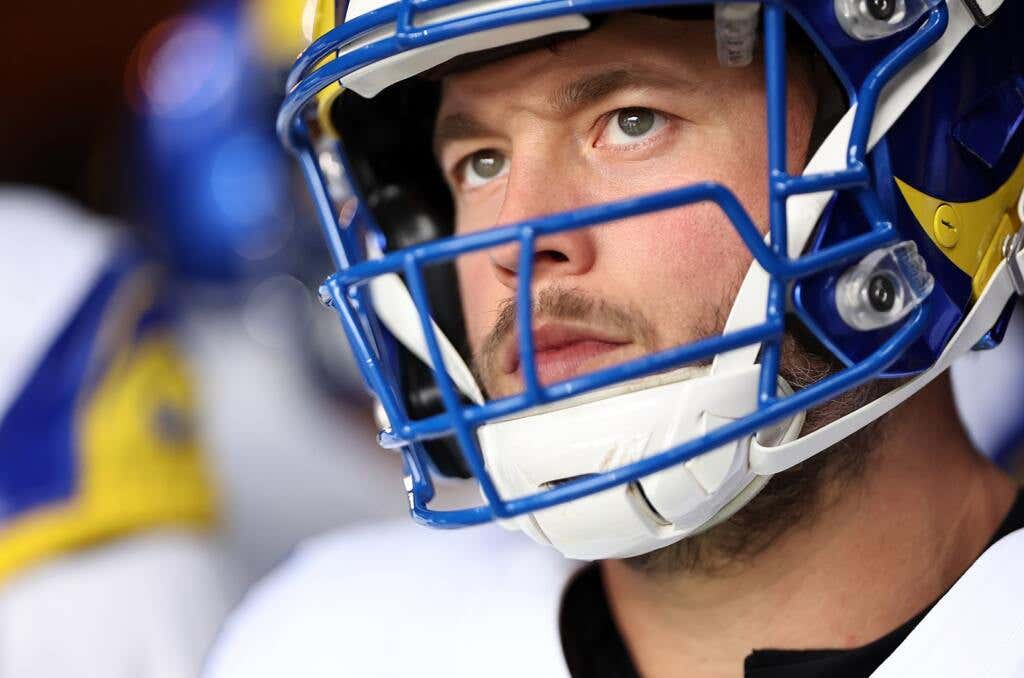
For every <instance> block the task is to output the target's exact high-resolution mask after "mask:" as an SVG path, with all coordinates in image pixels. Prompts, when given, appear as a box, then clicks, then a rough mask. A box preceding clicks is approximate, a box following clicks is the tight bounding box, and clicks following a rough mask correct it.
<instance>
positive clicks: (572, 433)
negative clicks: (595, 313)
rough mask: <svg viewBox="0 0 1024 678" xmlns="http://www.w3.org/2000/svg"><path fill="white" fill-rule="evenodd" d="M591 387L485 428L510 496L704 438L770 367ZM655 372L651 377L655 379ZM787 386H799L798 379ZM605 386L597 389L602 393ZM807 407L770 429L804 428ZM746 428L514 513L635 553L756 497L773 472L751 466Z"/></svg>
mask: <svg viewBox="0 0 1024 678" xmlns="http://www.w3.org/2000/svg"><path fill="white" fill-rule="evenodd" d="M700 373H701V376H696V377H691V378H687V376H689V375H692V374H693V369H692V368H691V369H690V370H689V371H687V372H685V374H684V376H683V379H682V380H681V381H674V382H672V383H664V381H665V377H664V376H655V377H652V378H648V379H646V380H642V381H640V382H639V384H640V385H641V386H645V387H644V388H641V390H635V387H636V385H635V384H634V388H633V389H630V390H629V391H628V392H625V393H619V394H617V395H615V394H612V395H608V396H606V397H601V398H598V399H594V398H593V397H592V398H582V399H581V400H582V402H579V401H577V403H575V404H570V405H568V406H566V407H561V408H559V409H555V410H553V411H551V410H549V409H548V408H539V409H538V411H537V412H536V413H533V414H527V415H525V416H520V417H518V418H514V419H508V420H504V421H499V422H494V423H491V424H486V425H484V426H482V427H480V429H479V431H478V436H479V440H480V445H481V449H482V451H483V456H484V460H485V462H486V464H487V468H488V471H489V472H490V475H491V478H493V480H494V483H495V485H496V487H497V489H498V491H499V493H501V495H502V496H503V497H505V498H514V497H521V496H524V495H528V494H533V493H535V492H538V491H541V490H544V489H548V488H551V487H554V486H557V485H558V484H559V483H561V482H565V481H568V480H571V479H573V478H579V477H581V476H588V475H591V474H597V473H604V472H607V471H612V470H614V469H617V468H619V467H621V466H624V465H626V464H629V463H631V462H635V461H639V460H641V459H645V458H648V457H652V456H654V455H656V454H658V453H659V452H663V451H665V450H667V449H669V448H672V447H675V446H677V445H680V444H682V443H685V442H687V441H689V440H693V439H695V438H699V437H701V436H703V435H704V434H706V433H708V432H709V431H712V430H714V429H716V428H718V427H720V426H722V425H724V424H727V423H730V422H732V421H735V420H737V419H739V418H741V417H744V416H747V415H749V414H751V413H753V412H754V411H756V409H757V387H758V379H759V375H760V367H759V366H758V365H751V366H749V367H747V368H743V369H740V370H737V371H731V372H729V373H727V374H709V373H708V371H707V370H701V371H700ZM651 383H653V384H655V385H652V386H647V384H651ZM787 390H788V389H787ZM592 395H597V394H592ZM802 424H803V415H802V414H798V415H796V416H794V417H793V418H791V419H789V420H787V421H785V422H782V423H780V424H779V425H776V426H773V427H771V429H770V430H767V431H762V432H761V433H759V437H760V438H762V439H764V438H771V440H770V441H768V440H764V443H765V444H769V445H777V444H780V443H783V442H787V441H789V440H792V439H794V438H796V436H797V435H798V433H799V431H800V427H801V426H802ZM752 437H753V436H747V437H744V438H741V439H739V440H736V441H733V442H730V443H727V444H725V445H723V446H721V447H719V448H716V449H714V450H712V451H709V452H707V453H705V454H702V455H700V456H698V457H696V458H694V459H691V460H690V461H687V462H685V463H683V464H676V465H674V466H672V467H670V468H667V469H665V470H663V471H659V472H657V473H654V474H651V475H649V476H646V477H644V478H641V479H640V480H639V481H636V482H632V483H626V484H624V485H620V486H617V487H614V488H611V489H609V490H605V491H603V492H599V493H597V494H594V495H590V496H588V497H583V498H581V499H576V500H574V501H571V502H567V503H564V504H560V505H558V506H554V507H552V508H548V509H544V510H542V511H538V512H536V513H533V514H524V515H521V516H517V517H516V518H513V519H511V520H509V521H504V522H503V524H504V525H505V526H506V527H510V528H515V529H520V530H522V531H523V532H525V533H526V534H528V535H530V537H532V538H533V539H534V540H536V541H537V542H540V543H542V544H550V545H551V546H553V547H555V548H556V549H558V550H559V551H560V552H561V553H562V554H563V555H565V556H566V557H569V558H577V559H581V560H598V559H603V558H627V557H630V556H637V555H640V554H643V553H647V552H649V551H653V550H655V549H658V548H661V547H663V546H667V545H669V544H672V543H674V542H677V541H679V540H680V539H682V538H684V537H687V536H690V535H693V534H695V533H697V532H700V531H702V530H705V529H708V528H709V527H711V526H712V525H714V524H715V523H716V522H719V521H721V520H724V519H725V518H727V517H728V516H729V515H732V513H734V512H735V511H737V510H739V509H740V508H741V507H742V506H743V505H744V504H746V503H747V502H748V501H749V500H750V499H752V498H753V497H754V496H755V495H756V494H757V492H758V491H760V489H761V487H763V486H764V484H765V483H766V482H767V479H768V477H767V476H758V475H757V474H755V473H754V472H753V471H751V470H750V464H749V462H748V452H749V449H750V440H751V438H752Z"/></svg>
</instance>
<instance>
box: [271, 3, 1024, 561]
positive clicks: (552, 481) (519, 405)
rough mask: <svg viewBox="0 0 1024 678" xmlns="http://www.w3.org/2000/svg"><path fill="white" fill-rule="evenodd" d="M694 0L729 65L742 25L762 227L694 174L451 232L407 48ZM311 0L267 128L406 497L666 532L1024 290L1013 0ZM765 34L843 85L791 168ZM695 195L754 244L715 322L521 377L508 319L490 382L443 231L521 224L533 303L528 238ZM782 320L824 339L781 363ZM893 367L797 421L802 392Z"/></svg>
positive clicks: (778, 75)
mask: <svg viewBox="0 0 1024 678" xmlns="http://www.w3.org/2000/svg"><path fill="white" fill-rule="evenodd" d="M698 6H703V11H704V12H705V13H706V16H707V18H708V19H713V21H709V22H708V30H709V31H714V33H715V37H716V41H717V48H718V49H717V51H718V59H719V61H720V63H721V64H722V65H723V66H728V67H736V68H751V67H760V66H752V65H750V64H751V58H750V57H751V52H752V50H753V49H755V45H756V44H757V43H758V42H760V44H761V47H760V49H763V55H764V58H763V68H764V77H765V83H766V96H767V101H766V112H767V130H768V134H767V139H766V144H767V157H768V164H769V178H768V179H769V180H768V182H767V187H766V189H765V190H766V191H767V198H766V199H767V204H768V205H769V208H768V212H769V215H770V217H769V219H768V223H767V224H766V226H767V236H766V235H765V234H764V232H763V231H762V230H760V229H759V228H758V227H757V225H756V224H755V223H754V221H753V220H752V218H751V216H750V215H749V213H748V212H747V211H746V210H745V209H744V207H743V206H742V205H741V204H740V202H739V200H738V199H737V197H736V195H735V194H734V193H733V192H732V191H731V190H730V189H729V188H727V187H726V186H724V185H722V184H721V183H715V182H703V183H698V184H690V185H680V186H678V187H674V188H671V189H670V190H665V191H661V192H658V193H654V194H649V195H642V196H638V197H634V198H630V199H627V200H618V201H615V202H610V203H607V204H599V205H590V206H586V207H582V208H578V209H572V210H569V211H565V212H561V213H556V214H550V215H546V216H542V217H537V218H530V219H527V220H525V221H521V222H519V223H513V224H509V225H502V226H500V227H495V228H493V229H490V230H485V231H480V232H475V233H471V234H466V235H453V234H452V226H451V221H452V206H451V201H450V198H449V196H448V192H447V189H446V188H445V186H444V184H443V183H442V182H441V180H440V178H439V177H438V175H437V172H436V170H432V169H431V162H430V161H429V155H430V135H431V125H432V115H433V114H434V112H435V111H434V109H433V108H432V106H436V92H434V91H433V90H432V89H431V87H436V85H431V83H429V82H424V80H425V79H424V78H420V77H418V76H420V75H421V74H423V73H425V72H427V71H429V70H431V69H435V68H436V67H438V66H442V65H444V64H446V63H447V62H450V61H451V60H454V59H460V60H465V59H467V58H472V59H476V60H477V61H479V60H486V59H487V58H489V56H490V58H495V55H497V57H499V58H500V56H501V55H503V54H508V53H514V52H515V50H516V49H517V47H516V46H519V49H528V48H529V47H530V46H533V45H537V44H543V41H544V40H545V38H547V39H551V38H550V36H559V35H562V34H569V35H571V34H575V33H579V32H583V31H587V30H588V29H590V28H591V27H592V26H593V25H594V23H595V22H596V21H598V20H599V18H600V17H601V16H603V15H605V14H607V13H610V12H620V11H654V10H656V11H658V12H665V11H672V10H687V11H689V10H695V9H696V8H697V7H698ZM306 20H307V25H308V27H309V29H310V32H311V37H315V39H314V40H313V42H312V44H311V45H310V46H309V48H308V49H306V50H305V51H304V52H303V53H302V54H301V55H300V57H299V59H298V61H297V63H296V65H295V67H294V68H293V70H292V72H291V75H290V77H289V81H288V90H287V95H286V98H285V100H284V102H283V104H282V106H281V109H280V113H279V117H278V134H279V136H280V138H281V140H282V141H283V143H284V145H285V146H286V147H287V148H289V149H290V150H291V151H292V152H293V153H294V154H295V155H296V156H297V158H298V161H299V163H300V165H301V167H302V169H303V171H304V173H305V175H306V178H307V180H308V183H309V188H310V191H311V194H312V197H313V201H314V203H315V206H316V209H317V210H318V213H319V215H320V218H321V221H322V225H323V229H324V234H325V237H326V240H327V243H328V246H329V248H330V251H331V253H332V256H333V258H334V262H335V264H336V266H337V269H338V270H337V272H336V273H335V274H334V275H332V276H330V277H329V278H328V279H327V281H326V282H325V283H324V285H323V287H322V288H321V299H322V301H324V303H325V304H327V305H329V306H331V307H333V308H334V309H335V310H336V311H337V313H338V315H339V317H340V319H341V324H342V326H343V328H344V331H345V334H346V335H347V338H348V340H349V342H350V343H351V345H352V347H353V350H354V351H355V353H356V355H357V359H358V362H359V364H360V366H361V369H362V374H363V377H364V379H365V381H366V383H367V385H368V386H369V388H370V389H371V390H372V391H373V393H374V395H375V396H376V398H377V401H378V408H377V409H378V414H379V415H380V416H379V422H380V424H381V433H380V436H379V439H380V442H381V444H382V445H383V446H384V447H387V448H394V449H397V450H399V451H400V452H401V454H402V456H403V459H404V462H405V469H406V478H405V483H406V490H407V492H408V497H409V505H410V509H411V512H412V514H413V516H414V517H415V518H416V519H418V520H420V521H422V522H423V523H426V524H428V525H432V526H436V527H458V526H464V525H471V524H475V523H480V522H483V521H488V520H492V519H497V520H499V521H500V522H501V523H502V524H504V525H506V526H510V527H515V528H518V529H521V530H522V531H524V532H526V533H527V534H529V535H530V536H531V537H533V538H534V539H535V540H537V541H539V542H541V543H546V544H551V545H552V546H554V547H555V548H557V549H559V550H560V551H561V552H562V553H564V554H565V555H567V556H569V557H575V558H583V559H598V558H612V557H614V558H618V557H627V556H632V555H637V554H641V553H645V552H648V551H651V550H654V549H656V548H659V547H662V546H665V545H668V544H671V543H673V542H675V541H678V540H679V539H682V538H685V537H687V536H689V535H692V534H695V533H697V532H700V531H702V530H706V529H708V528H709V527H711V526H713V525H714V524H716V523H718V522H720V521H722V520H724V519H726V518H728V517H729V516H730V515H731V514H732V513H733V512H735V511H736V510H738V509H739V508H741V507H742V506H743V505H744V504H745V503H746V502H748V501H749V500H750V499H751V498H752V497H753V496H755V495H756V494H757V492H758V491H759V490H760V489H761V488H762V487H764V485H765V483H767V482H768V480H769V478H770V477H771V476H772V475H773V474H775V473H779V472H781V471H783V470H786V469H788V468H791V467H792V466H794V465H796V464H798V463H800V462H802V461H804V460H806V459H808V458H810V457H811V456H812V455H815V454H817V453H819V452H821V451H822V450H825V449H827V448H828V447H830V446H831V445H833V444H834V443H836V442H837V441H840V440H842V439H843V438H845V437H847V436H849V435H850V434H851V433H852V432H854V431H856V430H858V429H860V428H862V427H864V426H865V425H866V424H868V423H869V422H871V421H873V420H875V419H877V418H878V417H879V416H881V415H882V414H883V413H885V412H887V411H889V410H891V409H892V408H894V407H895V406H897V405H898V404H899V403H901V402H903V401H904V400H906V399H907V398H908V397H910V396H911V395H912V394H913V393H915V392H917V391H918V390H919V389H921V388H922V387H923V386H924V385H925V384H927V383H928V382H929V381H930V380H932V379H933V378H935V377H936V376H937V375H938V374H940V373H941V372H942V371H943V370H944V369H945V368H946V367H947V366H948V365H949V364H950V363H951V361H953V360H954V359H955V358H956V357H957V356H958V355H961V354H963V353H964V352H966V351H969V350H972V349H982V348H987V347H991V346H994V345H996V344H997V343H998V342H999V341H1000V338H1001V334H1002V331H1003V330H1004V328H1005V324H1006V321H1007V317H1008V314H1009V312H1010V309H1011V308H1012V303H1011V302H1012V298H1013V296H1014V295H1015V294H1020V293H1022V292H1024V276H1022V275H1021V268H1020V264H1021V262H1022V260H1024V255H1021V254H1019V252H1020V250H1021V242H1022V237H1021V235H1020V229H1021V220H1022V217H1024V206H1022V202H1021V201H1022V198H1021V191H1022V187H1024V162H1022V155H1024V133H1022V132H1021V127H1022V121H1024V77H1022V74H1024V54H1022V53H1021V51H1020V50H1019V48H1017V47H1016V44H1015V42H1016V41H1015V38H1017V37H1018V36H1019V33H1020V28H1021V26H1024V11H1022V6H1021V3H1019V2H1003V1H1001V0H828V1H827V2H822V0H775V1H765V2H761V3H749V2H743V3H716V4H711V3H696V2H687V1H686V0H675V1H673V2H650V1H647V2H645V1H643V0H530V1H525V0H399V1H398V2H393V3H386V2H384V1H382V0H351V1H350V2H348V3H347V5H346V4H345V3H336V2H334V0H320V2H313V3H311V4H310V6H309V8H308V9H307V15H306ZM787 35H788V36H789V39H790V40H796V39H797V37H799V39H801V40H806V41H809V43H810V45H811V46H812V48H813V49H814V50H815V51H816V52H817V54H818V55H820V57H821V59H822V60H823V61H824V62H825V63H827V64H828V66H829V68H830V69H831V72H832V76H833V77H834V80H835V82H836V83H837V90H838V91H839V92H840V98H841V110H840V115H839V116H837V120H836V121H833V122H832V123H831V124H830V125H829V127H828V129H826V130H825V134H823V135H822V140H821V141H820V143H817V144H816V150H815V151H814V153H813V155H812V157H811V158H810V160H809V161H808V163H807V164H806V168H805V169H804V171H803V173H802V174H800V175H791V174H790V173H788V172H787V169H786V167H787V166H786V125H785V119H786V91H787V75H786V68H785V63H786V41H787ZM468 55H473V56H472V57H470V56H468ZM758 63H759V64H760V63H762V61H759V62H758ZM432 92H433V94H432ZM389 111H390V114H389ZM417 158H428V159H426V160H423V161H422V162H418V161H417V160H416V159H417ZM699 202H706V203H712V204H714V205H716V206H717V207H718V209H720V210H721V212H722V213H724V214H725V216H726V217H727V218H728V221H729V222H731V224H732V226H733V227H734V228H735V229H736V231H737V233H738V234H739V236H740V238H741V239H742V241H743V243H744V244H745V245H746V247H747V248H748V249H749V251H750V252H751V254H752V256H753V263H752V264H751V266H750V268H749V271H748V272H747V275H746V277H745V278H744V280H743V282H742V285H741V287H740V289H739V292H738V294H737V296H736V298H735V301H734V302H733V305H732V307H731V309H729V313H728V319H727V321H726V324H725V329H724V331H723V332H722V333H721V334H720V335H717V336H712V337H707V338H703V339H700V340H698V341H695V342H692V343H688V344H685V345H681V346H677V347H674V348H671V349H668V350H664V351H660V352H658V353H654V354H649V355H646V356H644V357H641V358H637V359H634V360H631V361H629V362H627V363H623V364H620V365H616V366H614V367H609V368H605V369H602V370H599V371H596V372H592V373H588V374H583V375H579V376H575V377H573V378H570V379H567V380H564V381H561V382H559V383H555V384H542V383H541V382H540V380H539V379H538V375H537V367H536V364H535V362H534V354H535V350H534V349H535V347H534V338H533V331H532V329H531V331H522V332H519V333H518V339H517V341H518V351H519V355H520V358H521V365H522V373H523V382H524V386H523V390H522V392H521V393H518V394H516V395H513V396H508V397H502V398H498V399H487V398H486V397H485V394H484V393H483V392H482V390H481V388H480V386H479V385H478V383H477V382H476V381H475V379H474V376H473V373H472V371H471V370H470V369H469V367H468V365H467V360H466V357H465V356H466V349H465V337H464V330H463V325H462V317H461V311H460V309H459V307H458V302H457V301H453V299H457V298H458V295H457V293H456V292H455V291H454V290H455V288H454V277H453V276H454V273H453V269H452V266H451V265H450V264H451V262H452V261H453V260H454V259H456V258H457V257H460V256H463V255H465V254H467V253H471V252H478V251H481V250H486V249H489V248H495V247H498V246H502V245H508V244H513V245H518V246H519V255H518V260H519V262H518V263H519V265H518V270H517V279H516V286H517V293H516V323H517V326H518V327H520V328H532V327H533V324H532V312H533V311H532V304H531V301H532V297H531V292H532V291H533V256H534V244H535V243H536V242H537V239H538V238H541V237H544V236H549V235H551V234H556V233H562V232H566V231H571V230H575V229H582V228H590V227H593V226H595V225H600V224H604V223H607V222H611V221H615V220H619V219H624V218H628V217H634V216H636V215H641V214H650V213H654V212H658V211H661V210H667V209H672V208H678V207H680V206H684V205H691V204H694V203H699ZM797 324H798V325H800V326H801V330H803V331H806V332H809V333H810V335H811V336H813V337H814V339H816V340H817V342H818V343H819V344H820V345H821V346H822V347H824V349H825V350H827V351H828V352H829V353H831V355H832V356H834V358H835V359H836V361H837V362H838V363H840V364H841V365H842V367H841V368H840V369H837V370H835V371H833V372H832V373H830V374H829V375H828V376H826V377H824V378H822V379H820V380H818V381H816V382H815V383H813V384H810V385H807V386H801V387H794V386H793V385H791V384H787V383H786V382H785V380H783V379H781V378H780V375H779V363H780V353H781V342H782V338H783V335H784V333H785V332H786V331H787V329H790V328H792V327H793V326H795V325H797ZM896 377H899V378H901V380H900V382H899V383H898V385H896V386H895V387H894V388H892V389H889V390H888V391H887V392H885V393H884V394H883V395H881V396H879V397H877V398H875V399H874V400H872V401H871V402H869V403H867V404H865V405H863V406H862V407H860V408H859V409H856V410H855V411H853V412H852V413H850V414H848V415H846V416H843V417H841V418H839V419H836V420H835V421H832V422H831V423H829V424H827V425H825V426H823V427H820V428H817V429H815V430H810V431H802V425H803V420H804V418H803V414H802V413H804V412H806V411H807V410H808V409H809V408H813V407H814V406H815V405H818V404H820V403H823V402H825V401H828V400H830V399H832V398H834V397H836V396H837V395H839V394H841V393H843V392H845V391H848V390H850V389H852V388H854V387H856V386H858V385H861V384H863V383H865V382H867V381H869V380H873V379H885V378H896ZM894 383H895V382H894ZM444 475H455V476H458V475H463V476H472V477H473V478H474V479H475V480H476V482H478V483H479V488H480V491H481V493H482V496H483V498H484V502H483V503H482V504H481V505H479V506H475V507H466V508H462V507H457V508H438V507H437V506H436V505H435V503H436V502H437V501H438V500H436V499H435V490H436V488H437V487H440V485H439V484H438V483H437V482H436V480H437V478H438V477H439V476H444Z"/></svg>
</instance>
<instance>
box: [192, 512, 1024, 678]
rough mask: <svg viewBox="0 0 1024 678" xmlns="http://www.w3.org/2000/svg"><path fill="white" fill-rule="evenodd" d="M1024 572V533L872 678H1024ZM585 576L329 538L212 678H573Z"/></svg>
mask: <svg viewBox="0 0 1024 678" xmlns="http://www.w3.org/2000/svg"><path fill="white" fill-rule="evenodd" d="M1021 563H1024V531H1018V532H1015V533H1013V534H1011V535H1009V536H1007V537H1005V538H1004V539H1002V540H1000V541H999V542H998V543H997V544H996V545H994V546H993V547H992V548H991V549H989V550H988V551H987V552H986V553H985V554H983V555H982V557H981V558H980V559H979V560H978V561H977V562H976V563H975V564H974V566H972V567H971V568H970V569H969V570H968V572H967V573H966V574H965V575H964V576H963V577H961V579H960V580H959V581H958V582H957V583H956V584H955V585H954V586H953V588H952V589H951V590H950V591H949V592H948V593H947V594H946V596H944V597H943V598H942V599H941V600H940V601H939V603H937V604H936V605H935V607H934V608H933V610H932V612H930V613H929V614H928V616H927V617H926V618H925V620H924V621H923V622H922V623H921V624H919V625H918V627H917V628H915V630H914V631H913V632H911V634H910V636H909V637H908V638H907V640H906V641H905V642H904V644H903V645H901V646H900V648H899V649H897V651H896V652H895V653H894V654H893V655H892V656H891V657H890V658H889V659H888V660H886V662H885V663H883V665H882V666H881V667H880V668H879V669H878V670H877V671H876V672H875V673H874V674H873V675H874V676H876V677H878V678H889V677H890V676H893V677H895V676H899V677H900V678H924V677H925V676H927V677H928V678H936V677H938V678H954V677H956V678H963V676H968V675H985V676H991V677H993V678H1011V677H1020V676H1024V645H1022V644H1021V642H1020V638H1024V579H1022V577H1021V576H1020V564H1021ZM577 568H578V564H574V563H573V562H572V561H567V560H563V559H561V557H560V556H558V555H557V553H556V552H554V551H553V550H548V549H544V548H542V547H539V546H537V545H535V544H533V543H531V542H529V541H528V540H527V539H525V538H523V537H522V536H521V535H518V534H513V533H507V532H504V531H502V530H501V529H500V528H496V527H494V526H486V527H480V528H474V529H470V530H461V531H452V532H437V531H435V530H429V529H425V528H422V527H419V526H416V525H413V524H412V523H409V522H406V523H403V524H387V525H367V526H364V527H363V528H361V529H359V530H356V531H351V532H338V533H334V534H333V535H330V536H327V537H322V538H320V539H317V540H315V541H312V542H309V543H307V544H306V545H304V546H302V547H300V548H299V549H298V551H297V552H296V553H295V554H294V555H293V557H292V558H291V559H290V560H289V561H287V562H286V563H285V564H284V565H283V566H282V567H281V568H280V569H279V570H278V571H277V572H276V573H275V574H274V575H272V576H271V577H270V578H269V579H268V580H266V581H265V582H264V583H263V584H261V585H260V586H258V587H257V588H256V589H254V590H253V592H251V593H250V594H249V596H248V598H247V600H246V601H245V602H244V603H243V605H242V606H241V607H240V608H239V609H238V610H237V611H236V612H235V613H234V615H233V616H232V618H231V619H230V620H229V622H228V624H227V625H226V626H225V628H224V629H223V631H222V634H221V637H220V639H219V641H218V644H217V646H216V647H215V648H214V651H213V653H212V654H211V656H210V657H209V659H208V661H207V665H206V671H205V673H204V678H279V677H280V676H302V677H303V678H328V677H330V678H337V677H338V676H361V677H362V676H366V677H384V676H388V677H390V676H409V675H416V676H417V677H419V678H433V677H435V676H436V677H437V678H462V677H470V676H473V677H475V676H488V678H491V677H499V678H500V677H504V676H509V677H512V676H514V677H516V678H522V676H543V677H544V678H549V677H552V678H554V677H557V676H567V675H568V669H567V667H566V664H565V659H564V656H563V654H562V648H561V641H560V636H559V626H558V615H559V606H560V603H561V599H562V593H563V591H564V589H565V587H566V585H567V584H568V582H569V580H570V578H571V576H572V574H573V572H574V571H575V570H576V569H577ZM954 639H955V642H951V641H954ZM971 667H975V668H978V667H984V668H985V670H984V671H982V672H980V673H979V672H976V671H973V670H971Z"/></svg>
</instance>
